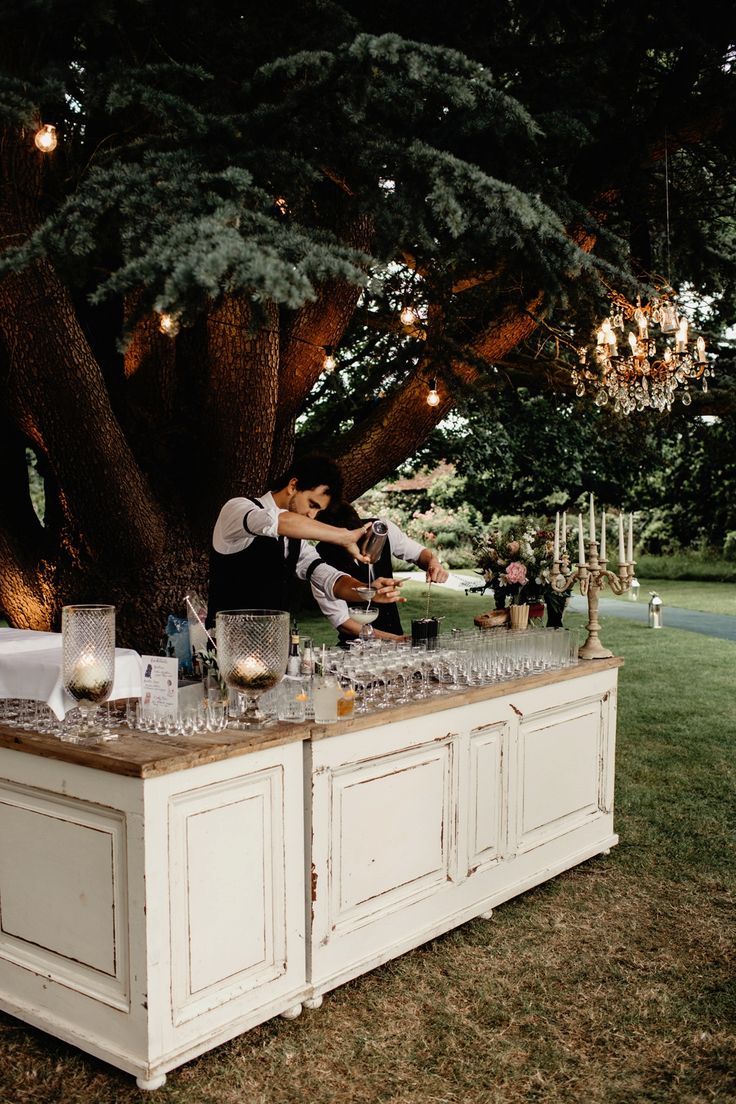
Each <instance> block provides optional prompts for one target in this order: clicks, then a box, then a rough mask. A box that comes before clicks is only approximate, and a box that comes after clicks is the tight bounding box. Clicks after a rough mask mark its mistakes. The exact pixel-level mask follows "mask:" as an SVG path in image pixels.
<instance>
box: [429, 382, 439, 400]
mask: <svg viewBox="0 0 736 1104" xmlns="http://www.w3.org/2000/svg"><path fill="white" fill-rule="evenodd" d="M439 405H440V396H439V393H438V391H437V380H436V379H431V380H430V381H429V393H428V395H427V406H439Z"/></svg>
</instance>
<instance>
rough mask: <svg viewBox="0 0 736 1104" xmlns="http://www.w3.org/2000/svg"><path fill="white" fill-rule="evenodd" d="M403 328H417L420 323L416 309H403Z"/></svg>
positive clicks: (409, 307)
mask: <svg viewBox="0 0 736 1104" xmlns="http://www.w3.org/2000/svg"><path fill="white" fill-rule="evenodd" d="M399 318H400V319H401V324H402V326H416V324H417V322H418V321H419V315H418V313H417V311H416V310H415V309H414V307H411V306H408V305H407V306H405V307H402V308H401V314H400V315H399Z"/></svg>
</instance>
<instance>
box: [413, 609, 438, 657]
mask: <svg viewBox="0 0 736 1104" xmlns="http://www.w3.org/2000/svg"><path fill="white" fill-rule="evenodd" d="M439 628H440V622H439V618H437V617H417V618H415V619H414V620H413V621H412V623H411V642H412V644H413V645H414V646H415V647H417V646H421V647H424V648H427V649H429V650H432V649H434V648H436V647H437V642H438V636H437V634H438V632H439Z"/></svg>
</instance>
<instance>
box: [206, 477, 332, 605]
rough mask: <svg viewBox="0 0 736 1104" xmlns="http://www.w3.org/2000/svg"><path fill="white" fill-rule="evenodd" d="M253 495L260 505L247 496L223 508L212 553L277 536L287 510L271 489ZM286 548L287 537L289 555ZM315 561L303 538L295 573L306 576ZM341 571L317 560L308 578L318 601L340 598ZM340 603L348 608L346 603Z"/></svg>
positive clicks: (230, 551) (226, 552)
mask: <svg viewBox="0 0 736 1104" xmlns="http://www.w3.org/2000/svg"><path fill="white" fill-rule="evenodd" d="M256 497H257V498H258V501H259V502H260V503H261V507H260V508H259V507H258V506H256V505H254V503H253V501H252V500H251V499H250V498H231V499H229V500H228V501H227V502H226V503H225V505H224V506H223V507H222V509H221V510H220V513H219V515H218V518H217V521H216V522H215V528H214V531H213V533H212V547H213V548H214V550H215V552H220V553H221V554H222V555H223V556H229V555H232V554H233V553H234V552H242V550H243V549H244V548H248V546H249V545H250V544H251V543H252V541H253V538H254V537H273V538H274V539H278V536H279V514H283V513H286V511H285V510H282V509H280V507H278V506H277V505H276V503H275V502H274V498H273V495H272V494H271V492H270V491H267V492H266V493H265V494H262V495H258V496H256ZM292 539H293V538H292ZM288 551H289V538H288V537H284V556H287V555H288ZM315 560H319V556H318V555H317V553H316V552H315V550H314V548H313V547H312V546H311V544H308V543H307V541H305V540H302V542H301V548H300V550H299V558H298V560H297V563H296V573H297V575H298V577H299V578H300V579H306V577H307V569H308V568H309V565H310V564H312V563H314V561H315ZM344 574H345V572H344V571H338V570H337V568H335V567H331V566H330V565H329V564H326V563H322V562H320V563H318V565H317V567H315V569H314V571H313V572H312V575H311V577H310V580H309V581H310V583H311V585H312V588H313V590H314V596H315V598H316V599H317V601H318V602H321V601H322V600H326V601H330V602H338V601H339V598H336V597H335V592H334V589H333V588H334V585H335V583H336V581H337V580H338V579H339V578H340V576H341V575H344ZM343 605H344V606H345V608H346V609H347V603H343Z"/></svg>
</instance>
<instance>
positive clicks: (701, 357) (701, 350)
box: [695, 337, 705, 364]
mask: <svg viewBox="0 0 736 1104" xmlns="http://www.w3.org/2000/svg"><path fill="white" fill-rule="evenodd" d="M695 348H696V349H697V351H698V364H705V341H704V340H703V338H702V337H699V338H698V340H697V341H696V342H695Z"/></svg>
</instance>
